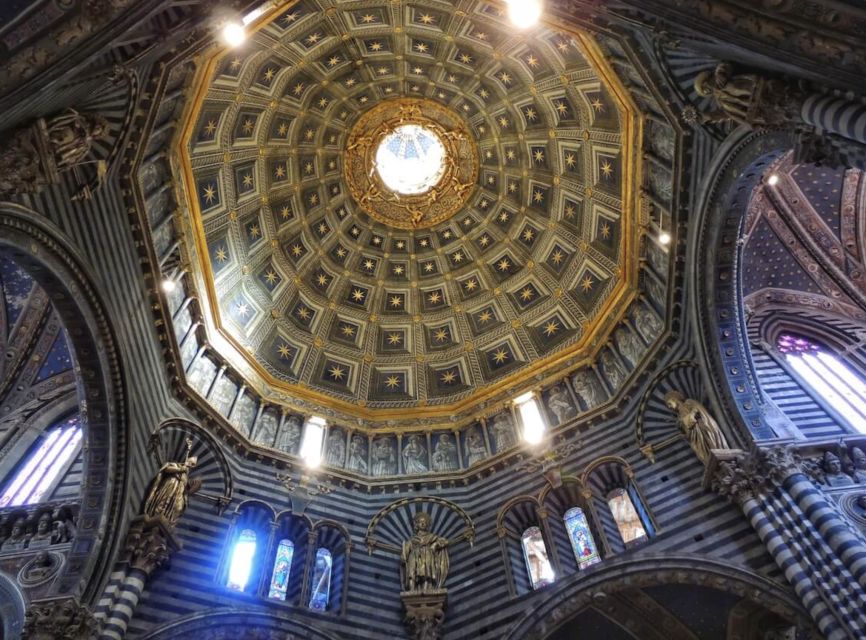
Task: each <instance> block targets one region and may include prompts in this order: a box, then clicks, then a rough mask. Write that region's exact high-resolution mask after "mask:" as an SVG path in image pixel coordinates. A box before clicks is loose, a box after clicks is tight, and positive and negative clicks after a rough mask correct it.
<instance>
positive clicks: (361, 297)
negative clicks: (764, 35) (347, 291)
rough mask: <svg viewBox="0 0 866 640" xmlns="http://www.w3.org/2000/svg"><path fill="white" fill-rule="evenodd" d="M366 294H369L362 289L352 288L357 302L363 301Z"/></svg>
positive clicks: (353, 298)
mask: <svg viewBox="0 0 866 640" xmlns="http://www.w3.org/2000/svg"><path fill="white" fill-rule="evenodd" d="M366 295H367V294H366V293H364V292H363V291H361V290H360V289H353V290H352V300H354V301H355V302H363V301H364V296H366Z"/></svg>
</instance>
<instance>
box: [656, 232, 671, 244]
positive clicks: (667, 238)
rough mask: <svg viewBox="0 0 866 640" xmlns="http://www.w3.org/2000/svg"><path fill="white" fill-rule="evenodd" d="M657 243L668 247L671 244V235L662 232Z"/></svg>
mask: <svg viewBox="0 0 866 640" xmlns="http://www.w3.org/2000/svg"><path fill="white" fill-rule="evenodd" d="M659 242H660V243H661V244H662V245H664V246H668V245H669V244H670V243H671V234H669V233H668V232H667V231H662V232H661V233H660V234H659Z"/></svg>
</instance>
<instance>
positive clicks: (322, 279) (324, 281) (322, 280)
mask: <svg viewBox="0 0 866 640" xmlns="http://www.w3.org/2000/svg"><path fill="white" fill-rule="evenodd" d="M316 282H317V283H318V285H319V286H320V287H326V286H328V282H329V279H328V276H326V275H325V274H324V273H320V274H319V275H318V277H317V278H316Z"/></svg>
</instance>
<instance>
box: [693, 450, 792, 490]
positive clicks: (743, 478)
mask: <svg viewBox="0 0 866 640" xmlns="http://www.w3.org/2000/svg"><path fill="white" fill-rule="evenodd" d="M802 472H803V469H802V466H801V463H800V457H799V456H798V455H797V454H796V453H795V452H794V451H793V450H792V449H791V448H790V447H781V446H780V447H771V448H769V449H759V450H757V451H755V452H751V453H746V452H745V451H741V450H739V449H713V451H712V456H711V459H710V461H709V464H708V465H707V471H706V474H705V475H704V486H705V488H711V489H712V490H713V491H715V492H717V493H719V494H720V495H723V496H725V497H727V498H729V499H730V500H732V501H734V502H737V503H738V504H743V503H744V502H746V501H747V500H750V499H752V498H754V497H756V496H758V495H760V494H762V493H766V492H767V491H769V490H771V489H772V488H773V487H774V486H778V485H780V484H781V483H782V482H784V480H785V478H787V477H789V476H790V475H792V474H794V473H802Z"/></svg>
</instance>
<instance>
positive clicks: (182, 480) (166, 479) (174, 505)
mask: <svg viewBox="0 0 866 640" xmlns="http://www.w3.org/2000/svg"><path fill="white" fill-rule="evenodd" d="M191 446H192V441H191V440H187V456H186V460H185V461H184V462H166V463H165V464H164V465H162V468H161V469H160V470H159V473H157V475H156V478H154V480H153V483H151V485H150V491H149V492H148V494H147V499H146V500H145V501H144V515H146V516H150V517H152V518H156V517H162V518H165V519H166V521H167V522H168V524H169V525H175V524H176V523H177V521H178V519H179V518H180V517H181V515H183V512H184V511H186V505H187V503H188V501H189V496H190V495H191V494H193V493H195V492H196V491H198V490H199V489H200V488H201V484H202V481H201V478H190V477H189V472H190V471H191V470H192V469H194V468H195V466H196V464H198V458H196V456H190V455H189V448H190V447H191Z"/></svg>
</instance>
